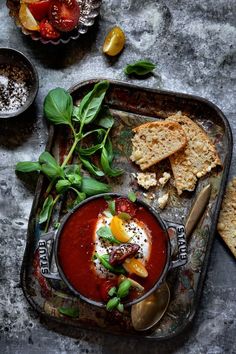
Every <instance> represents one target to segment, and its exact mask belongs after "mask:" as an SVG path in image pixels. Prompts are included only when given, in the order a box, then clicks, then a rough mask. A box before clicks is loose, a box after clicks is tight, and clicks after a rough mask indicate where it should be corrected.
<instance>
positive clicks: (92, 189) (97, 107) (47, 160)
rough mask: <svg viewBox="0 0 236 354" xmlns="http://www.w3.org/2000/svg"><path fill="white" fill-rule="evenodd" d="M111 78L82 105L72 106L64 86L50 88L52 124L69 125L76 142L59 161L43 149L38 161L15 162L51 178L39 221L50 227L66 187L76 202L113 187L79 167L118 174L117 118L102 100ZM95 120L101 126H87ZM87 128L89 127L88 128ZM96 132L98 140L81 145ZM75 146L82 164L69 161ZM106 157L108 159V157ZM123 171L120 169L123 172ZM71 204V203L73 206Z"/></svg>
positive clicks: (99, 174)
mask: <svg viewBox="0 0 236 354" xmlns="http://www.w3.org/2000/svg"><path fill="white" fill-rule="evenodd" d="M108 87H109V82H108V81H106V80H104V81H100V82H98V83H97V84H95V85H94V87H93V89H92V90H91V91H90V92H88V93H87V95H85V96H84V97H83V99H82V100H81V102H80V105H79V106H78V107H77V106H76V107H74V106H73V100H72V97H71V95H70V94H69V93H68V92H67V91H66V90H64V89H63V88H60V87H58V88H55V89H53V90H51V91H50V92H49V93H48V95H47V96H46V98H45V100H44V114H45V117H46V118H47V119H48V120H49V121H50V122H51V123H52V124H55V125H57V124H64V125H68V126H69V127H70V129H71V133H72V137H73V144H72V145H71V148H70V150H69V152H68V154H67V156H66V157H65V159H64V161H63V162H62V164H61V165H60V164H59V163H58V162H57V161H56V159H55V158H54V157H53V156H52V155H51V154H50V153H49V152H43V153H42V154H41V155H40V156H39V159H38V161H35V162H31V161H25V162H19V163H18V164H17V165H16V171H20V172H35V171H38V172H42V173H43V174H45V175H46V176H47V177H48V178H49V180H50V184H49V186H48V188H47V190H46V192H45V200H44V203H43V205H42V209H41V212H40V215H39V222H40V223H45V222H47V224H46V228H45V230H47V228H48V225H49V221H50V217H51V214H52V210H53V207H54V205H55V204H56V203H57V201H58V199H59V197H60V195H62V194H63V193H65V192H67V191H69V190H70V191H73V193H74V195H75V197H74V203H73V205H76V204H77V203H80V202H81V201H82V200H84V199H85V198H86V197H87V196H91V195H95V194H99V193H106V192H109V191H110V187H109V186H108V185H107V184H106V183H103V182H101V181H97V180H96V179H94V178H90V177H85V176H83V173H81V171H80V164H82V165H83V167H84V168H85V169H86V170H87V171H88V172H89V173H90V174H91V175H93V176H95V177H98V178H100V177H102V176H104V175H105V174H106V175H107V176H116V175H118V174H117V173H118V172H117V170H116V169H114V168H113V167H111V163H112V160H113V157H114V155H113V151H112V144H111V141H110V139H109V137H108V134H109V132H110V129H111V127H112V126H113V124H114V119H113V117H112V115H111V114H110V112H109V110H108V109H107V107H103V106H102V104H103V101H104V97H105V94H106V92H107V89H108ZM95 120H97V122H95V124H96V125H97V126H99V127H100V128H96V129H94V130H90V131H89V130H86V131H85V127H88V125H89V124H91V123H92V122H94V121H95ZM87 129H88V128H87ZM92 134H95V135H96V138H97V142H96V143H95V144H93V145H91V146H89V147H81V146H79V145H81V142H82V140H84V139H85V138H86V137H88V136H89V135H91V136H92ZM75 150H77V151H78V153H79V154H78V157H80V162H79V164H75V165H69V163H70V161H71V158H72V155H73V154H74V152H75ZM94 153H100V154H101V155H102V154H103V157H102V162H101V166H97V165H95V163H93V162H92V160H91V159H90V157H88V156H91V155H93V154H94ZM106 159H107V161H106ZM121 172H122V171H119V173H121ZM52 188H55V192H56V193H57V194H56V195H55V193H54V194H53V196H52V195H51V194H50V193H51V190H52ZM73 205H72V206H73Z"/></svg>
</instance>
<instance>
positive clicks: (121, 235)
mask: <svg viewBox="0 0 236 354" xmlns="http://www.w3.org/2000/svg"><path fill="white" fill-rule="evenodd" d="M110 228H111V232H112V233H113V235H114V236H115V238H116V239H117V240H118V241H120V242H128V241H129V239H130V237H129V235H128V234H127V232H126V231H125V228H124V222H123V221H122V219H120V218H119V217H118V216H116V215H115V216H113V218H112V219H111V224H110Z"/></svg>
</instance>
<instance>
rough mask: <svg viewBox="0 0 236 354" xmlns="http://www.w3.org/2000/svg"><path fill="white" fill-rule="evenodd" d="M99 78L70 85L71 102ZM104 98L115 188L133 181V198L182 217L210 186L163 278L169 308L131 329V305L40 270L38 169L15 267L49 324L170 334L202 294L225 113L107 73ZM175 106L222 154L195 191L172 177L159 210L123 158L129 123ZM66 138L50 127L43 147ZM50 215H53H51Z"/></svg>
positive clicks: (226, 149)
mask: <svg viewBox="0 0 236 354" xmlns="http://www.w3.org/2000/svg"><path fill="white" fill-rule="evenodd" d="M98 81H99V80H98V79H94V80H89V81H85V82H82V83H79V84H78V85H76V86H74V87H72V88H71V89H70V93H71V95H72V97H73V100H74V102H76V101H79V100H80V99H81V98H82V97H83V96H84V95H85V94H86V93H87V92H88V91H89V90H90V89H91V88H92V87H93V85H94V84H95V83H96V82H98ZM106 104H107V105H108V106H109V109H110V110H111V112H112V113H113V115H114V117H115V121H116V123H115V124H116V125H115V128H114V129H113V130H112V142H113V146H114V149H115V153H116V161H115V165H118V166H122V167H123V169H124V170H125V173H124V175H123V176H122V177H119V178H115V179H114V180H112V179H110V180H109V183H112V187H113V188H112V189H113V192H122V193H126V192H127V191H128V190H130V189H131V188H132V189H133V190H135V191H136V193H137V195H138V197H139V198H141V199H143V200H145V201H146V202H148V203H150V204H151V205H152V206H153V207H154V208H155V209H157V211H158V212H159V213H160V215H161V217H163V218H164V219H167V220H168V219H169V220H171V219H173V218H174V219H175V220H176V222H181V223H184V222H185V221H186V216H187V215H188V212H189V210H190V209H191V205H192V203H193V200H194V198H195V197H196V195H197V194H198V192H199V191H200V190H201V189H202V188H203V187H204V186H205V185H206V184H208V183H211V185H212V192H211V197H210V202H209V204H208V207H207V209H206V211H205V213H204V215H203V217H202V219H201V220H200V222H199V223H198V225H197V227H196V229H195V230H194V232H193V234H192V235H191V239H190V240H189V242H188V263H187V264H186V265H185V266H184V267H182V268H181V269H178V270H173V271H170V272H169V275H168V277H167V282H168V284H169V287H170V290H171V300H170V304H169V307H168V310H167V312H166V313H165V315H164V317H163V318H162V320H161V321H160V322H159V323H158V324H157V326H156V327H154V328H153V329H151V330H149V331H147V332H142V333H140V332H136V331H135V330H134V329H133V327H132V324H131V319H130V312H129V310H126V311H125V312H124V314H122V315H120V316H117V317H116V316H113V315H111V314H110V313H108V312H107V311H105V310H104V309H100V308H97V307H94V306H92V305H89V304H87V303H84V302H83V301H82V300H80V299H78V298H76V297H74V296H73V295H72V294H71V293H70V292H69V291H68V289H67V288H66V287H65V285H64V284H62V283H61V282H59V281H53V282H48V281H47V280H46V279H45V278H43V277H42V275H41V273H40V270H39V257H38V252H37V241H38V238H39V232H40V231H39V225H37V222H36V216H37V213H38V211H39V205H40V202H41V201H42V197H43V194H44V192H45V190H46V187H47V183H48V182H47V180H46V178H45V177H44V176H42V175H40V176H39V179H38V183H37V187H36V193H35V198H34V201H33V206H32V210H31V214H30V218H29V225H28V233H27V244H26V249H25V254H24V259H23V263H22V269H21V284H22V288H23V291H24V294H25V296H26V298H27V300H28V301H29V303H30V304H31V305H32V307H33V308H34V309H35V310H36V311H37V312H38V313H39V314H40V315H41V317H42V319H44V320H45V322H46V323H47V326H48V327H49V328H53V329H54V330H57V331H59V332H60V333H63V334H66V335H70V336H73V337H78V335H79V328H84V329H96V330H98V329H100V330H101V331H105V332H108V333H111V334H122V335H132V336H136V337H142V338H147V339H155V340H162V339H169V338H171V337H174V336H176V335H177V334H179V333H181V332H183V331H184V330H185V329H186V328H187V326H188V325H189V324H190V323H191V321H192V319H193V317H194V315H195V313H196V310H197V305H198V302H199V299H200V296H201V292H202V288H203V284H204V279H205V275H206V271H207V264H208V260H209V256H210V252H211V247H212V242H213V240H214V235H215V229H216V223H217V218H218V213H219V210H220V206H221V202H222V198H223V196H224V191H225V186H226V182H227V176H228V172H229V168H230V162H231V155H232V145H233V143H232V133H231V129H230V126H229V123H228V121H227V119H226V117H225V116H224V114H223V113H222V112H221V111H220V110H219V109H218V108H217V107H216V106H215V105H214V104H212V103H211V102H209V101H207V100H205V99H203V98H200V97H196V96H191V95H186V94H181V93H176V92H168V91H162V90H154V89H149V88H143V87H139V86H134V85H131V84H128V83H124V82H118V81H110V87H109V90H108V92H107V95H106ZM178 111H181V112H182V113H183V114H186V115H187V116H189V117H190V118H191V119H193V120H194V121H195V122H197V123H198V124H199V125H200V126H201V127H202V128H203V129H204V130H205V131H206V132H207V134H208V135H209V136H210V138H211V139H212V140H213V142H214V144H215V146H216V148H217V150H218V153H219V155H220V158H221V161H222V167H220V168H217V169H215V170H214V171H212V172H211V173H209V174H208V175H206V176H204V177H202V178H201V179H199V181H198V184H197V187H196V189H195V191H194V192H191V193H190V192H185V193H183V195H182V196H181V197H179V196H178V195H177V192H176V190H175V188H174V187H173V185H172V184H171V183H170V185H169V187H166V188H169V192H170V202H169V204H168V205H167V207H166V208H165V209H164V210H163V211H161V210H160V209H159V208H158V205H157V198H158V195H159V193H160V191H159V190H158V189H157V190H156V191H155V192H153V191H151V192H146V193H144V191H143V190H142V189H141V188H139V187H138V185H137V182H136V179H135V177H134V173H135V172H137V171H138V169H137V167H136V166H134V164H132V163H131V162H130V160H129V156H130V153H131V144H130V139H131V136H132V131H131V130H132V128H133V127H134V126H137V125H139V124H141V123H143V122H147V121H150V120H155V119H164V118H166V117H168V116H169V115H171V114H174V113H176V112H178ZM68 140H69V135H68V134H67V132H66V130H65V128H64V127H63V128H61V127H59V126H56V127H52V126H51V127H50V130H49V140H48V144H47V147H46V150H48V151H51V152H52V153H53V154H54V156H56V157H58V160H59V161H60V156H61V155H62V154H63V151H65V149H66V147H67V144H68ZM169 168H170V167H169V166H168V163H167V162H164V163H160V164H158V168H156V167H154V169H155V171H156V172H157V175H158V176H160V175H161V174H162V172H163V171H166V170H168V169H169ZM62 216H63V205H61V206H60V207H59V208H58V210H57V213H56V216H55V217H56V218H57V220H60V218H61V217H62ZM54 221H55V220H54ZM62 306H63V307H75V306H76V307H78V308H79V312H80V315H79V317H78V318H69V317H65V316H63V315H61V314H60V313H59V311H58V308H59V307H62Z"/></svg>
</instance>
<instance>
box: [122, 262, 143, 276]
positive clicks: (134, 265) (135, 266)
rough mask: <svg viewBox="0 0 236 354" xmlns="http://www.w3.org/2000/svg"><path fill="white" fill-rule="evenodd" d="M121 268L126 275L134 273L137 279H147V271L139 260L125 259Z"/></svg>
mask: <svg viewBox="0 0 236 354" xmlns="http://www.w3.org/2000/svg"><path fill="white" fill-rule="evenodd" d="M123 267H124V268H125V270H126V271H127V272H128V273H134V274H136V275H138V276H139V277H142V278H147V276H148V271H147V269H146V268H145V267H144V265H143V263H142V262H141V261H140V260H139V259H136V258H127V259H126V260H125V261H124V263H123Z"/></svg>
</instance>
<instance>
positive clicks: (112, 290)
mask: <svg viewBox="0 0 236 354" xmlns="http://www.w3.org/2000/svg"><path fill="white" fill-rule="evenodd" d="M115 293H116V287H115V286H113V287H112V288H111V289H110V290H109V291H108V295H109V296H113V295H115Z"/></svg>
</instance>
